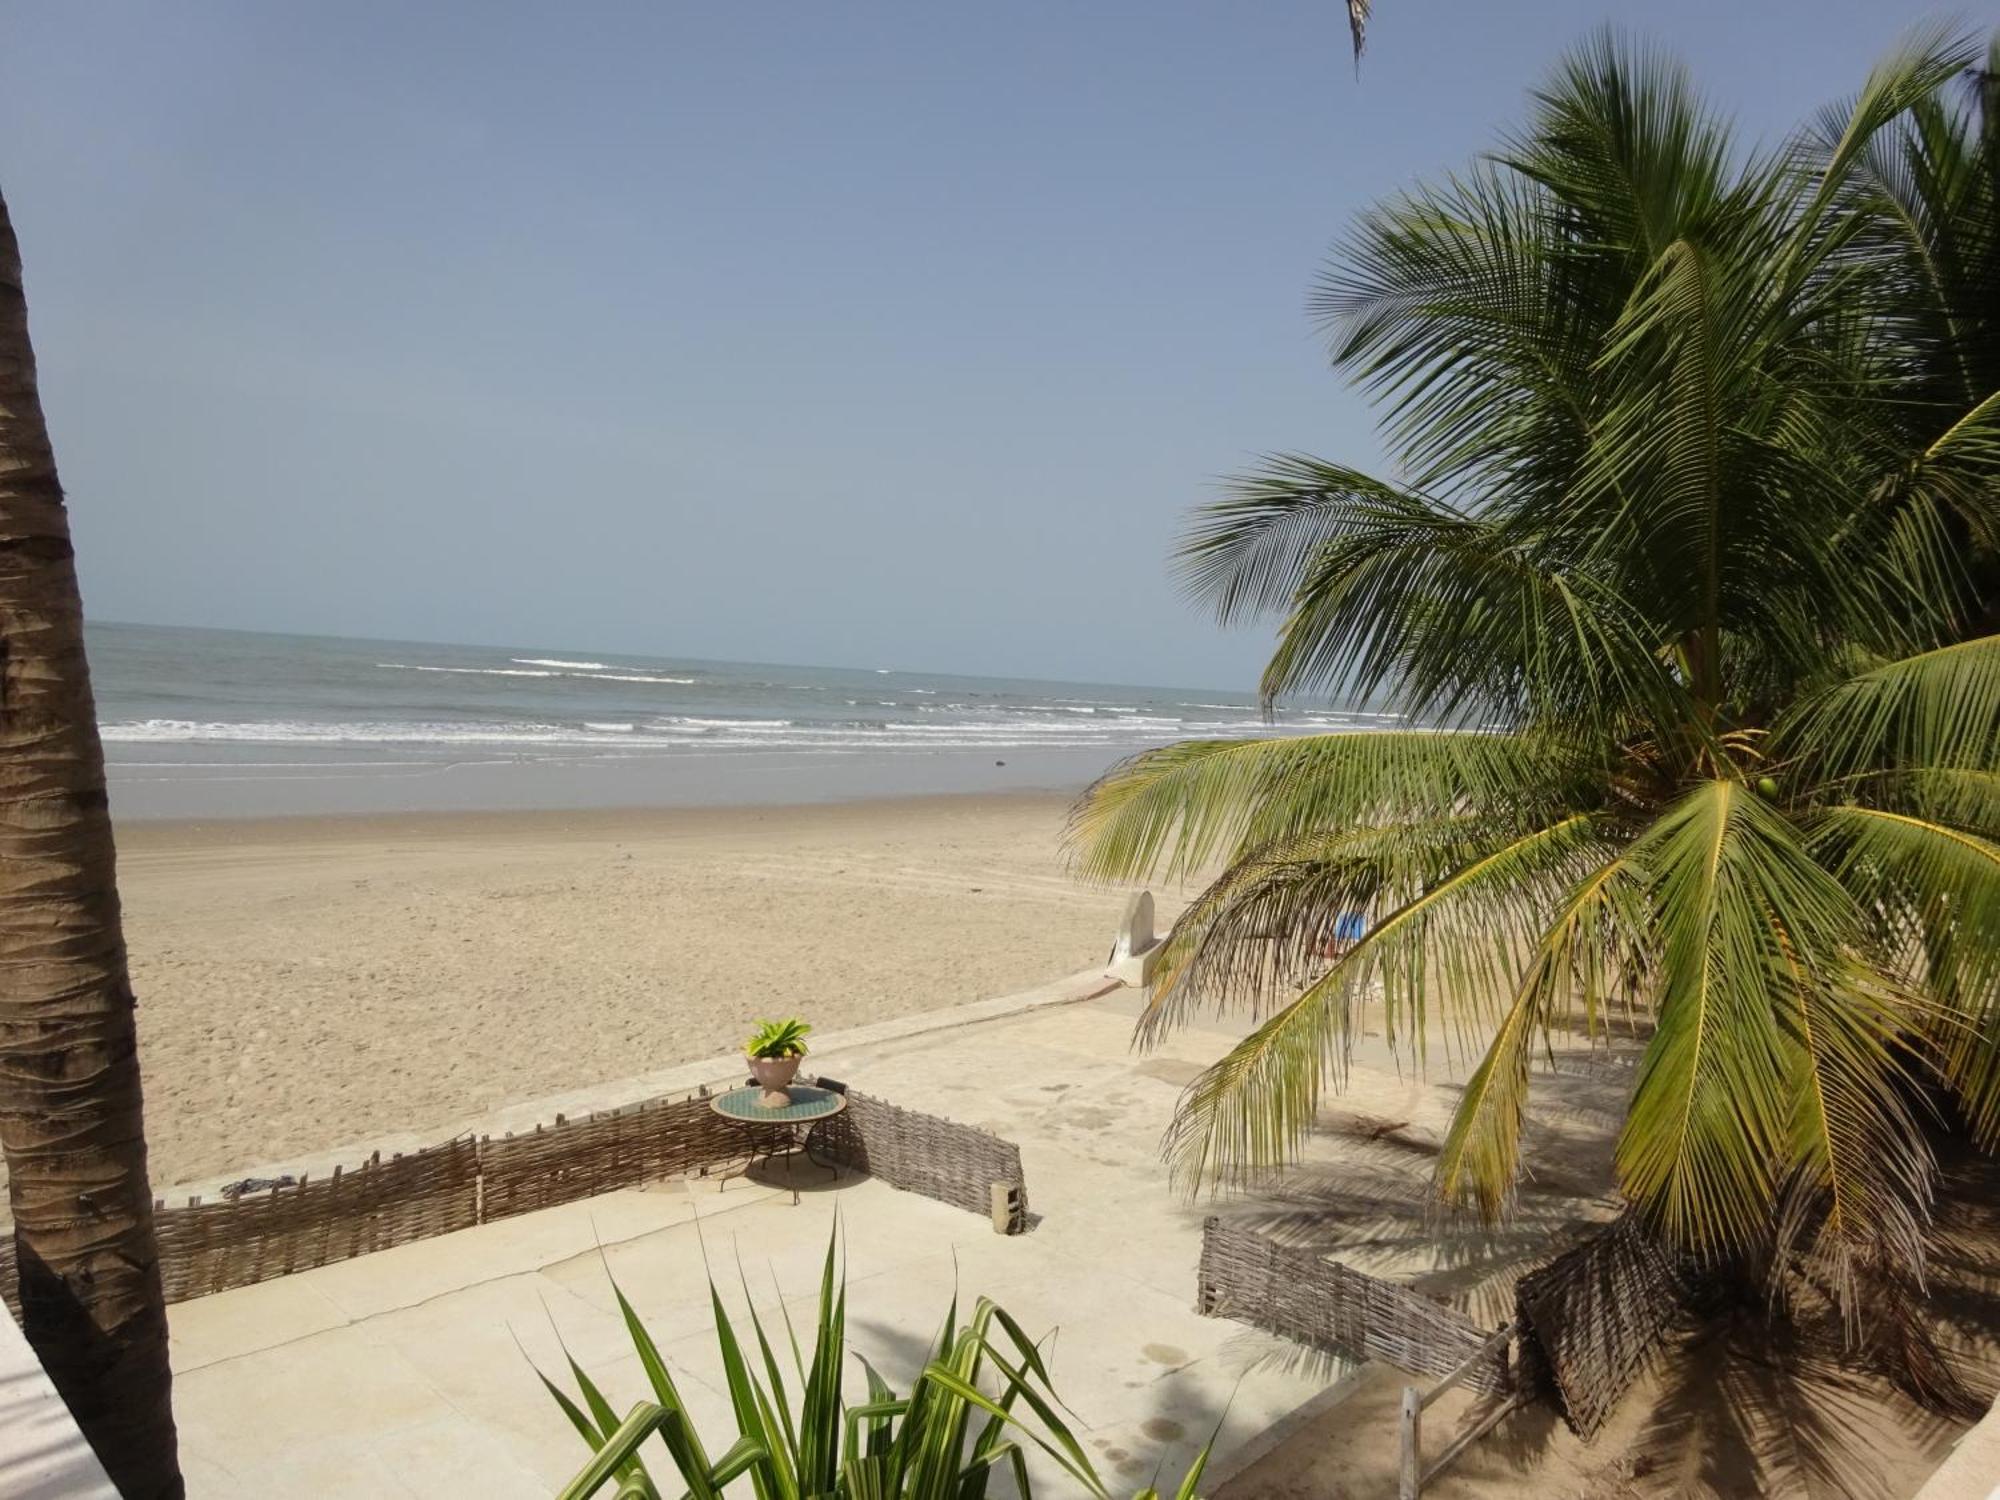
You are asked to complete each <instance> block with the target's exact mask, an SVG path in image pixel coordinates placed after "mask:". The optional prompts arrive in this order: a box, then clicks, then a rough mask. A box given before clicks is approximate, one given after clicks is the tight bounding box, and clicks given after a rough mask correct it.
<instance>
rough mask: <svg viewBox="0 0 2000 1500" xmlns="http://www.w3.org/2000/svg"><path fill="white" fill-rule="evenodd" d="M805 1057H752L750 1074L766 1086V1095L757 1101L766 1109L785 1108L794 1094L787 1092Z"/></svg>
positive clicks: (748, 1060) (749, 1059) (749, 1060)
mask: <svg viewBox="0 0 2000 1500" xmlns="http://www.w3.org/2000/svg"><path fill="white" fill-rule="evenodd" d="M803 1060H804V1059H802V1058H797V1057H752V1058H747V1059H745V1061H747V1062H748V1063H749V1064H750V1076H751V1077H752V1078H754V1079H756V1080H757V1081H758V1082H759V1083H760V1084H762V1085H763V1086H764V1097H763V1098H761V1099H759V1100H758V1101H757V1102H758V1103H759V1104H761V1105H763V1106H764V1108H766V1109H783V1108H784V1107H785V1106H786V1105H787V1104H790V1103H791V1102H792V1096H791V1095H790V1094H788V1093H786V1092H785V1090H786V1088H787V1087H789V1086H790V1084H791V1081H792V1080H793V1079H794V1078H795V1077H797V1076H798V1071H799V1064H800V1062H802V1061H803Z"/></svg>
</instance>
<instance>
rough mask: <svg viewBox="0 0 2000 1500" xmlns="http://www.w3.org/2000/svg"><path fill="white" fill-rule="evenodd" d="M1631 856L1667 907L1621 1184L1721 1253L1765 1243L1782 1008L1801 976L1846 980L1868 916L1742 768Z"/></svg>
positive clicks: (1778, 1155) (1782, 1147)
mask: <svg viewBox="0 0 2000 1500" xmlns="http://www.w3.org/2000/svg"><path fill="white" fill-rule="evenodd" d="M1632 858H1633V859H1634V861H1635V862H1638V863H1639V864H1640V865H1642V867H1643V868H1644V869H1645V870H1646V872H1647V875H1648V879H1649V882H1650V886H1651V896H1652V904H1653V909H1654V912H1655V916H1654V933H1653V946H1654V950H1655V952H1656V954H1657V959H1658V965H1657V969H1656V976H1657V978H1656V988H1657V993H1656V996H1655V999H1654V1011H1655V1014H1656V1016H1657V1027H1656V1030H1655V1031H1654V1034H1653V1039H1652V1041H1651V1042H1650V1043H1649V1044H1648V1046H1647V1048H1646V1052H1645V1054H1644V1056H1643V1057H1642V1059H1641V1061H1640V1065H1639V1074H1638V1078H1637V1081H1636V1083H1635V1085H1634V1088H1633V1092H1632V1100H1631V1104H1630V1107H1629V1109H1628V1112H1627V1115H1626V1120H1625V1125H1624V1128H1623V1130H1622V1131H1621V1132H1620V1134H1619V1138H1618V1146H1617V1152H1616V1164H1617V1170H1618V1176H1619V1181H1620V1183H1621V1185H1622V1187H1623V1188H1624V1191H1625V1194H1626V1196H1627V1197H1628V1198H1630V1199H1631V1200H1632V1201H1633V1202H1634V1203H1635V1204H1637V1205H1638V1206H1639V1208H1640V1209H1641V1211H1642V1212H1643V1214H1644V1215H1645V1217H1646V1219H1647V1221H1648V1222H1649V1223H1650V1224H1652V1225H1653V1226H1654V1228H1655V1229H1656V1230H1657V1231H1658V1232H1659V1233H1660V1234H1662V1235H1663V1236H1664V1237H1665V1238H1666V1239H1667V1240H1668V1241H1669V1242H1670V1243H1672V1244H1674V1245H1677V1246H1679V1247H1681V1248H1683V1249H1685V1250H1688V1251H1691V1252H1693V1253H1696V1254H1702V1255H1716V1254H1720V1253H1723V1252H1725V1251H1729V1250H1734V1249H1740V1248H1743V1247H1744V1246H1747V1245H1748V1244H1750V1243H1751V1242H1753V1241H1754V1240H1755V1239H1756V1237H1757V1236H1758V1234H1759V1232H1760V1230H1761V1229H1762V1227H1763V1226H1764V1225H1765V1224H1766V1223H1767V1222H1768V1220H1769V1216H1770V1214H1771V1212H1772V1210H1773V1208H1774V1206H1775V1202H1776V1198H1777V1192H1778V1186H1779V1183H1780V1180H1781V1178H1782V1175H1783V1171H1784V1165H1785V1162H1786V1161H1787V1158H1788V1155H1789V1150H1788V1142H1789V1139H1790V1127H1791V1120H1790V1116H1791V1113H1792V1100H1793V1093H1794V1090H1793V1088H1792V1087H1791V1081H1792V1078H1793V1076H1794V1071H1795V1069H1794V1059H1793V1056H1792V1051H1791V1043H1790V1041H1789V1039H1788V1037H1787V1035H1786V1033H1785V1031H1784V1029H1783V1022H1782V1017H1783V1016H1784V1015H1785V1014H1786V1013H1787V1011H1788V1010H1791V1009H1793V1008H1795V1007H1796V1005H1797V995H1798V989H1799V986H1800V984H1801V983H1806V984H1810V985H1811V986H1813V987H1815V988H1816V989H1818V988H1830V987H1833V986H1834V985H1835V984H1836V979H1835V974H1836V972H1837V971H1838V970H1839V968H1840V965H1841V962H1842V955H1843V953H1844V952H1845V951H1847V949H1848V947H1849V945H1850V944H1851V943H1852V941H1853V939H1854V938H1855V936H1856V934H1857V931H1858V927H1859V921H1858V915H1857V913H1856V912H1855V909H1854V904H1853V902H1852V899H1851V898H1850V897H1849V896H1848V894H1847V893H1846V891H1845V890H1844V889H1843V888H1842V887H1841V886H1840V884H1839V883H1838V882H1837V881H1835V880H1834V879H1833V877H1832V876H1831V875H1830V874H1828V873H1827V871H1826V870H1824V869H1823V868H1822V867H1821V866H1820V865H1819V864H1818V863H1816V862H1815V861H1814V859H1813V858H1812V856H1811V855H1810V854H1809V853H1808V851H1807V850H1806V848H1805V847H1804V846H1803V844H1802V843H1801V842H1800V841H1799V839H1798V837H1797V836H1796V834H1795V832H1794V831H1793V829H1792V827H1791V825H1790V824H1789V823H1788V822H1787V821H1786V820H1785V819H1784V818H1783V817H1782V816H1781V815H1780V814H1779V813H1778V812H1777V811H1776V810H1775V809H1774V808H1773V807H1772V806H1771V805H1770V804H1769V803H1767V802H1765V801H1763V800H1762V799H1761V798H1759V797H1758V796H1757V795H1756V794H1755V793H1754V792H1752V791H1751V790H1749V789H1748V788H1747V787H1745V786H1744V785H1743V784H1742V783H1740V782H1737V781H1734V780H1731V779H1727V778H1719V779H1716V780H1713V781H1710V782H1707V783H1705V784H1701V785H1697V786H1696V787H1695V788H1694V789H1693V790H1692V791H1690V792H1689V793H1688V794H1687V795H1686V796H1684V797H1683V798H1682V799H1681V800H1680V801H1679V802H1677V803H1676V804H1675V805H1674V806H1673V807H1672V808H1670V809H1669V810H1668V812H1667V813H1666V814H1665V815H1663V816H1662V817H1661V818H1660V820H1659V821H1658V823H1656V824H1655V825H1654V826H1653V827H1652V828H1650V829H1648V830H1647V832H1646V833H1645V834H1644V835H1643V836H1642V837H1641V838H1640V839H1639V840H1638V841H1637V842H1636V843H1635V844H1634V845H1633V846H1632ZM1801 976H1803V978H1801Z"/></svg>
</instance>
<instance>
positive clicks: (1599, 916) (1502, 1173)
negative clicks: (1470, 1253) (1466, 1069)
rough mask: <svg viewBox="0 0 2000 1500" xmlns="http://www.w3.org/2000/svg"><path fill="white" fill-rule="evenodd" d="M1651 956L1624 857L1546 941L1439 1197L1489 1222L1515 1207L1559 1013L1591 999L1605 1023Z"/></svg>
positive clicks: (1491, 1057)
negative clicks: (1544, 1059)
mask: <svg viewBox="0 0 2000 1500" xmlns="http://www.w3.org/2000/svg"><path fill="white" fill-rule="evenodd" d="M1644 951H1645V913H1644V910H1643V892H1642V890H1641V883H1640V881H1639V878H1638V875H1637V872H1636V871H1635V870H1634V869H1633V867H1632V866H1631V864H1630V863H1629V862H1628V861H1627V860H1626V859H1625V858H1624V857H1622V856H1620V857H1616V858H1612V859H1609V860H1606V861H1605V862H1604V863H1603V864H1601V865H1599V866H1598V867H1597V868H1596V869H1594V870H1592V871H1591V872H1590V873H1589V874H1587V875H1585V876H1584V878H1583V879H1582V880H1581V881H1580V882H1579V883H1578V884H1577V886H1576V888H1575V889H1574V890H1573V891H1572V892H1571V893H1570V894H1569V896H1568V898H1567V899H1566V900H1565V901H1564V902H1563V903H1562V906H1561V907H1560V909H1559V910H1558V911H1557V912H1556V914H1555V919H1554V920H1553V921H1552V922H1550V923H1549V925H1548V928H1547V930H1546V931H1544V932H1543V933H1542V935H1541V939H1540V941H1539V942H1538V943H1537V944H1536V946H1535V949H1534V953H1533V956H1532V958H1531V959H1530V960H1529V962H1528V965H1527V968H1526V970H1525V971H1524V972H1523V974H1522V976H1521V979H1520V982H1519V983H1518V984H1517V985H1516V986H1515V989H1514V995H1513V999H1512V1001H1511V1002H1510V1003H1509V1005H1508V1007H1507V1010H1506V1012H1505V1014H1504V1015H1502V1017H1501V1018H1500V1024H1499V1026H1498V1028H1497V1029H1496V1030H1495V1032H1494V1036H1493V1043H1492V1045H1491V1046H1490V1047H1489V1048H1488V1049H1487V1051H1486V1056H1485V1057H1484V1058H1483V1059H1482V1060H1481V1061H1480V1064H1479V1067H1478V1068H1477V1069H1476V1070H1475V1071H1474V1072H1473V1074H1472V1076H1471V1078H1470V1079H1468V1080H1467V1081H1466V1085H1465V1091H1464V1093H1463V1094H1462V1095H1461V1096H1460V1098H1459V1102H1458V1108H1457V1109H1456V1110H1455V1111H1453V1113H1452V1119H1451V1128H1450V1129H1449V1130H1448V1131H1447V1132H1446V1134H1445V1140H1444V1148H1443V1150H1442V1151H1441V1152H1440V1153H1439V1155H1438V1162H1437V1190H1438V1194H1439V1196H1440V1197H1441V1198H1443V1199H1444V1200H1445V1201H1446V1202H1447V1203H1453V1204H1461V1205H1462V1204H1471V1205H1473V1206H1475V1207H1476V1208H1477V1209H1478V1210H1479V1213H1480V1216H1481V1217H1482V1218H1483V1219H1485V1220H1486V1221H1488V1222H1492V1221H1493V1220H1494V1219H1496V1218H1498V1217H1499V1215H1500V1213H1501V1212H1502V1210H1503V1209H1504V1208H1505V1207H1506V1205H1507V1204H1508V1203H1509V1202H1510V1201H1511V1198H1512V1194H1513V1189H1514V1184H1515V1180H1516V1177H1517V1176H1518V1173H1519V1170H1520V1161H1521V1122H1522V1118H1523V1116H1524V1114H1525V1113H1526V1109H1527V1097H1528V1057H1529V1052H1530V1050H1531V1049H1532V1047H1533V1045H1534V1039H1535V1037H1536V1036H1537V1035H1538V1034H1540V1033H1542V1032H1543V1031H1544V1030H1545V1029H1546V1028H1547V1027H1548V1025H1549V1023H1550V1021H1551V1019H1552V1017H1553V1016H1554V1015H1555V1013H1556V1012H1557V1011H1558V1009H1559V1008H1564V1007H1566V1006H1569V1007H1573V1006H1574V1002H1575V1000H1576V999H1577V998H1579V997H1580V998H1581V1000H1582V1008H1583V1010H1584V1012H1585V1017H1586V1020H1587V1021H1588V1022H1589V1023H1590V1024H1592V1025H1593V1026H1594V1025H1595V1021H1596V1018H1597V1015H1598V1013H1599V1009H1600V1007H1601V1006H1602V1004H1603V1002H1604V1001H1605V999H1606V998H1607V997H1608V995H1609V994H1610V992H1611V991H1612V990H1613V989H1614V988H1615V987H1619V986H1621V985H1622V984H1624V983H1627V982H1629V981H1630V980H1632V979H1633V978H1635V977H1636V971H1637V969H1638V967H1639V966H1640V964H1641V963H1642V962H1643V959H1642V955H1643V953H1644Z"/></svg>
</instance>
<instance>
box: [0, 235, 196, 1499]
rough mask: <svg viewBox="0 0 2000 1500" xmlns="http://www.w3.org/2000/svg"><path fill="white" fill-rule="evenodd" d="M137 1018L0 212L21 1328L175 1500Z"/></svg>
mask: <svg viewBox="0 0 2000 1500" xmlns="http://www.w3.org/2000/svg"><path fill="white" fill-rule="evenodd" d="M132 1011H133V999H132V986H131V982H130V980H129V979H128V978H127V975H126V968H125V940H124V936H123V934H122V932H121V930H120V926H119V911H118V888H117V884H116V881H115V878H114V872H113V852H112V843H111V821H110V815H109V811H108V807H107V803H106V799H105V786H104V752H103V749H102V747H101V746H100V745H99V743H98V738H97V718H96V714H95V712H94V709H93V706H92V702H91V695H90V673H89V670H88V668H87V666H86V665H85V662H84V654H83V611H82V606H81V604H80V603H79V601H78V597H77V585H76V569H75V565H74V562H73V560H72V554H71V548H70V539H69V521H68V517H67V515H66V513H65V511H64V507H63V496H62V489H61V486H60V484H59V483H58V482H57V479H56V466H55V455H54V453H53V451H52V450H51V449H50V446H49V435H48V429H47V426H46V425H45V424H44V422H43V419H42V407H41V400H40V397H39V396H38V395H37V393H36V386H35V359H34V351H33V349H32V348H31V346H30V345H29V342H28V319H27V302H26V299H25V298H24V296H23V294H22V289H21V255H20V248H19V245H18V244H17V242H16V240H15V237H14V229H13V224H12V221H11V219H10V218H9V217H8V214H7V208H6V203H5V201H4V200H0V1148H4V1150H5V1153H6V1160H7V1170H8V1189H9V1197H10V1199H11V1202H12V1207H13V1216H14V1228H13V1235H14V1249H15V1255H16V1259H17V1262H18V1265H19V1276H20V1284H19V1288H18V1291H19V1306H20V1313H21V1326H22V1330H23V1332H24V1333H26V1335H27V1337H28V1341H29V1343H30V1344H32V1345H33V1346H34V1349H35V1352H36V1353H37V1354H38V1355H39V1356H40V1358H41V1361H42V1365H43V1367H44V1368H45V1369H46V1370H47V1371H48V1373H49V1377H50V1379H52V1380H53V1381H54V1382H55V1385H56V1389H57V1390H59V1391H61V1392H62V1394H63V1399H64V1400H65V1401H67V1402H68V1403H69V1408H70V1411H71V1412H72V1413H73V1414H74V1416H75V1417H76V1420H77V1423H78V1425H79V1426H81V1427H82V1429H83V1431H84V1433H85V1435H86V1436H87V1437H88V1438H89V1439H90V1442H91V1446H92V1447H93V1448H95V1449H96V1450H97V1455H98V1457H99V1458H100V1459H101V1460H102V1461H103V1463H104V1467H105V1469H106V1471H107V1472H108V1473H109V1475H110V1477H111V1478H112V1480H113V1481H114V1482H115V1483H116V1484H117V1485H118V1488H119V1490H120V1491H121V1492H122V1493H123V1494H125V1495H128V1496H134V1497H137V1496H176V1495H179V1494H180V1493H181V1492H182V1487H181V1477H180V1469H179V1464H178V1461H177V1458H176V1452H175V1448H176V1444H175V1434H174V1419H173V1409H172V1405H171V1402H170V1376H169V1373H168V1367H167V1318H166V1307H165V1304H164V1302H163V1301H162V1300H161V1295H160V1272H159V1261H158V1255H157V1252H156V1251H155V1249H154V1244H153V1215H152V1196H151V1192H150V1189H149V1188H148V1186H147V1182H146V1137H145V1131H144V1124H143V1119H142V1109H141V1099H140V1091H139V1057H138V1048H137V1039H136V1035H135V1032H134V1029H133V1018H132ZM8 1290H9V1291H10V1292H12V1291H14V1290H15V1289H14V1288H9V1289H8Z"/></svg>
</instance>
